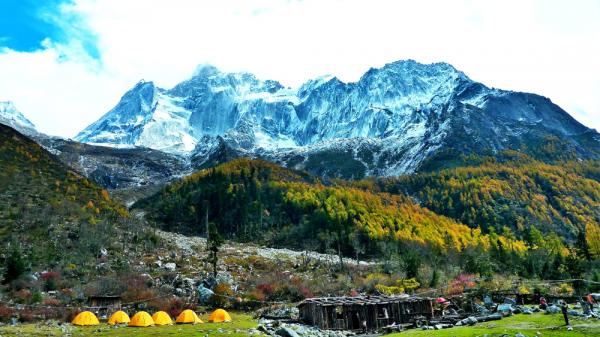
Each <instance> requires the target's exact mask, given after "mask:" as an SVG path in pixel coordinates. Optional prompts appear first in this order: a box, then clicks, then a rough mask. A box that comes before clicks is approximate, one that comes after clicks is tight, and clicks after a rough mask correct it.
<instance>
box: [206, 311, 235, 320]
mask: <svg viewBox="0 0 600 337" xmlns="http://www.w3.org/2000/svg"><path fill="white" fill-rule="evenodd" d="M208 321H209V322H212V323H221V322H231V316H229V313H228V312H227V311H225V310H223V309H217V310H215V311H213V312H212V314H210V316H208Z"/></svg>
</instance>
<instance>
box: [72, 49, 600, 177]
mask: <svg viewBox="0 0 600 337" xmlns="http://www.w3.org/2000/svg"><path fill="white" fill-rule="evenodd" d="M146 85H147V84H146V83H145V82H144V83H142V84H138V86H139V88H138V90H131V91H129V92H128V93H126V94H125V95H124V96H123V99H122V100H121V102H120V103H119V105H117V107H115V108H114V109H113V110H111V112H109V113H108V114H107V115H106V116H105V117H103V118H102V119H101V120H100V121H99V122H97V123H95V124H94V125H92V126H91V127H89V128H87V129H86V130H85V131H84V132H83V133H82V136H80V137H78V138H77V139H78V140H81V141H84V142H92V143H109V144H119V145H132V146H145V147H150V148H153V149H159V150H163V151H171V152H178V153H185V154H189V155H192V156H195V157H197V156H196V155H195V154H194V153H193V151H195V152H198V151H202V153H204V154H205V156H206V153H209V154H210V153H217V154H218V153H220V151H218V149H217V148H214V147H213V145H212V144H213V143H216V142H214V141H212V140H211V139H213V140H214V139H218V137H222V139H224V140H225V142H226V143H227V145H228V146H230V147H231V149H232V153H240V154H243V155H245V156H250V157H252V156H259V157H262V158H271V159H273V160H274V161H280V162H281V161H285V160H291V161H293V162H294V163H295V164H294V165H296V166H297V167H298V168H300V169H302V168H310V165H313V164H315V162H320V163H321V164H319V165H317V166H318V167H322V166H323V165H325V164H323V161H325V160H329V159H330V158H331V159H332V160H334V161H335V162H332V163H331V165H325V166H332V167H334V166H335V165H339V161H340V160H342V161H344V160H349V161H352V160H354V161H355V163H356V164H355V165H354V166H352V165H348V166H347V167H350V166H352V167H353V168H355V167H362V169H357V170H355V171H356V172H359V174H358V175H357V176H363V175H365V174H366V175H396V174H402V173H406V172H414V171H415V170H418V168H419V166H420V165H421V163H423V162H424V160H426V159H427V158H429V157H431V156H433V154H435V153H436V152H438V151H440V149H441V150H444V149H448V148H457V149H460V151H461V152H463V153H471V152H477V153H479V152H482V151H487V150H490V151H500V150H503V149H507V148H510V149H520V148H523V147H525V146H527V147H528V148H533V147H535V145H532V144H537V143H541V142H543V140H542V138H543V137H545V136H546V135H554V134H556V135H559V136H560V137H562V138H563V139H564V141H565V142H566V143H568V144H569V147H570V148H573V149H574V151H575V152H576V153H577V154H578V155H580V157H581V158H589V157H594V156H597V154H598V153H600V151H597V150H596V149H597V148H598V142H596V141H590V142H587V143H585V141H586V140H585V139H584V140H580V139H579V138H576V137H575V136H577V135H579V134H581V133H582V132H583V131H585V130H586V129H584V128H582V126H581V125H579V124H578V123H577V122H576V121H574V120H572V118H569V116H568V114H567V113H566V112H565V111H564V110H562V109H560V108H559V107H557V106H555V105H553V104H551V102H549V101H547V100H543V99H539V98H538V97H537V96H535V95H532V94H524V93H512V92H508V91H502V90H496V89H493V90H492V89H489V88H487V87H485V86H484V85H482V84H479V83H476V82H474V81H472V80H470V79H469V78H468V77H467V76H466V75H465V74H464V73H462V72H460V71H459V70H457V69H455V68H454V67H453V66H451V65H450V64H448V63H442V62H440V63H431V64H423V63H419V62H417V61H414V60H403V61H396V62H392V63H388V64H386V65H384V66H383V67H381V68H371V69H370V70H369V71H367V72H366V73H365V74H364V75H363V76H362V77H361V78H360V80H358V81H357V82H351V83H344V82H341V81H340V80H339V79H337V78H335V77H331V76H323V77H319V78H316V79H313V80H309V81H307V82H306V83H305V84H303V85H302V86H301V87H300V88H298V89H287V88H284V87H283V86H282V85H281V84H279V82H276V81H270V80H267V81H264V80H260V79H257V78H256V77H255V76H254V75H252V74H250V73H245V72H237V73H236V72H234V73H229V72H222V71H220V70H218V69H217V68H216V67H214V66H212V65H210V64H202V65H200V66H198V68H197V69H196V72H195V73H194V77H192V78H190V79H188V80H186V81H183V82H181V83H179V84H177V85H176V86H175V87H173V88H172V89H169V90H164V89H160V88H156V87H154V86H153V85H151V86H147V87H146ZM147 89H148V90H147ZM529 131H532V132H531V133H529ZM523 135H527V136H526V137H528V138H526V137H524V136H523ZM586 137H587V136H586ZM588 138H589V137H588ZM592 138H593V137H592ZM586 139H587V138H586ZM590 144H591V145H590ZM211 149H213V150H214V151H213V150H211ZM215 149H217V150H215ZM205 150H206V151H205ZM340 151H341V152H340ZM331 153H335V154H337V156H336V155H330V154H331ZM340 153H343V156H342V154H340ZM344 156H346V157H344ZM312 158H315V159H314V160H312ZM341 158H343V159H341ZM336 163H337V164H336ZM315 165H316V164H315ZM323 174H337V173H331V172H324V173H323ZM343 174H345V173H343ZM352 174H353V173H351V174H350V175H352Z"/></svg>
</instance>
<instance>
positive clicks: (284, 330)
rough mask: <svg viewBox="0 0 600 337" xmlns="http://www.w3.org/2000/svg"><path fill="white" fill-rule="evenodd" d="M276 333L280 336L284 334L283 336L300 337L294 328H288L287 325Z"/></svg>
mask: <svg viewBox="0 0 600 337" xmlns="http://www.w3.org/2000/svg"><path fill="white" fill-rule="evenodd" d="M276 334H277V335H278V336H283V337H300V336H299V335H298V334H297V333H296V331H294V330H292V329H290V328H287V327H283V328H281V329H279V330H277V332H276Z"/></svg>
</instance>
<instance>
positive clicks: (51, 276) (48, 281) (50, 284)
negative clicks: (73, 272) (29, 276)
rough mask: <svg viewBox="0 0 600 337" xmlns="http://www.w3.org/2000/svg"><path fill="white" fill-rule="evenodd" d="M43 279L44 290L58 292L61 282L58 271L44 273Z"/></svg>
mask: <svg viewBox="0 0 600 337" xmlns="http://www.w3.org/2000/svg"><path fill="white" fill-rule="evenodd" d="M41 279H42V281H44V290H46V291H52V290H56V289H57V286H58V281H59V280H60V273H59V272H57V271H47V272H43V273H42V275H41Z"/></svg>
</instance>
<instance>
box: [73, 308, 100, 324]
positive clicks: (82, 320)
mask: <svg viewBox="0 0 600 337" xmlns="http://www.w3.org/2000/svg"><path fill="white" fill-rule="evenodd" d="M71 324H73V325H81V326H84V325H98V324H100V322H98V317H96V315H94V313H93V312H91V311H83V312H80V313H79V314H78V315H77V316H75V318H73V321H72V322H71Z"/></svg>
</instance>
